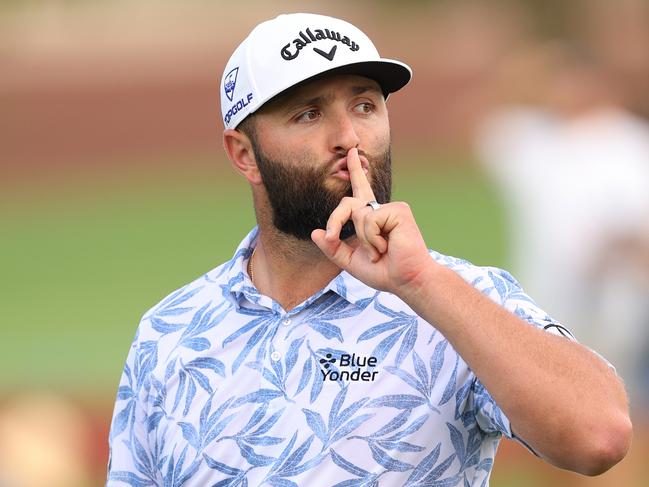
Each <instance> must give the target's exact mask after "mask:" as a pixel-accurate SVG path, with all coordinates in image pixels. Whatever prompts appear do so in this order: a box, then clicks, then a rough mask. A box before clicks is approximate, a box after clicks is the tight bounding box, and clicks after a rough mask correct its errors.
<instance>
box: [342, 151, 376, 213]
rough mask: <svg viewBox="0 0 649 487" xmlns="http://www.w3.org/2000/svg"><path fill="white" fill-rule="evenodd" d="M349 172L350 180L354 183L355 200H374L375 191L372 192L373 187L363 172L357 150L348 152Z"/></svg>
mask: <svg viewBox="0 0 649 487" xmlns="http://www.w3.org/2000/svg"><path fill="white" fill-rule="evenodd" d="M347 170H348V171H349V178H350V180H351V183H352V194H353V196H354V198H360V199H364V200H367V201H371V200H373V199H374V191H372V186H371V185H370V182H369V180H368V179H367V176H366V175H365V172H364V171H363V166H362V164H361V159H360V157H358V149H356V148H353V149H350V150H349V152H347Z"/></svg>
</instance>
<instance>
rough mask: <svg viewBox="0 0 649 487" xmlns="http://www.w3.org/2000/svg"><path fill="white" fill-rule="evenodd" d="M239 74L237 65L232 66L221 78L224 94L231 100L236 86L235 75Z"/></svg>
mask: <svg viewBox="0 0 649 487" xmlns="http://www.w3.org/2000/svg"><path fill="white" fill-rule="evenodd" d="M238 74H239V67H236V68H234V69H233V70H232V71H230V72H229V73H228V74H227V75H226V76H225V79H224V80H223V89H224V90H225V96H227V97H228V100H230V101H232V99H233V98H234V88H235V87H236V86H237V75H238Z"/></svg>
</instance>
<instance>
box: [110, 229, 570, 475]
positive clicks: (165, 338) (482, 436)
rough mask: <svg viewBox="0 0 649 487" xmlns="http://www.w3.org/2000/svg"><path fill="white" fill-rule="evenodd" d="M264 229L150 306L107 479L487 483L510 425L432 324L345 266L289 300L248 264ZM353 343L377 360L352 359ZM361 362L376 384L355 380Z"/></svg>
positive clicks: (481, 271) (526, 314)
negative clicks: (262, 288) (254, 276)
mask: <svg viewBox="0 0 649 487" xmlns="http://www.w3.org/2000/svg"><path fill="white" fill-rule="evenodd" d="M256 235H257V231H256V229H255V230H253V232H251V234H250V235H249V236H248V238H247V240H246V241H244V242H243V243H242V244H241V246H240V247H239V248H238V249H237V251H236V253H235V255H234V256H233V258H232V259H231V260H230V261H229V262H227V263H226V264H224V265H223V266H221V267H219V268H217V269H215V270H214V271H211V272H209V273H207V274H205V275H203V276H201V277H200V278H199V279H197V280H196V281H194V282H193V283H191V284H189V285H187V286H184V287H183V288H181V289H179V290H178V291H175V292H174V293H172V294H170V295H169V296H168V297H166V298H165V299H163V300H162V301H161V302H160V303H159V304H157V305H156V306H155V307H153V308H152V309H151V310H150V311H148V312H147V313H146V314H145V315H144V317H143V318H142V321H141V323H140V327H139V328H138V331H137V332H136V335H135V339H134V341H133V344H132V346H131V349H130V351H129V355H128V358H127V361H126V364H125V366H124V369H123V374H122V380H121V382H120V384H119V388H118V391H117V400H116V404H115V411H114V415H113V420H112V424H111V431H110V438H109V441H110V448H111V460H110V462H109V473H108V482H107V485H109V486H113V485H116V486H119V485H130V486H132V487H146V486H165V487H175V486H178V487H180V486H182V485H195V483H196V480H195V479H198V478H200V479H201V480H200V481H199V482H200V484H201V485H212V486H234V487H236V486H240V487H244V486H245V487H247V486H248V485H264V486H281V487H288V486H291V487H295V486H300V485H306V484H307V483H308V484H312V483H313V479H318V480H316V482H317V481H322V482H325V483H326V484H327V485H332V484H335V486H336V487H349V486H379V484H381V485H406V486H410V487H424V486H437V487H440V486H448V487H455V486H460V485H464V486H465V487H466V486H468V485H481V486H486V485H488V479H489V473H490V471H491V468H492V466H493V456H494V454H495V447H496V445H497V442H498V439H499V438H500V436H502V435H507V436H509V437H511V436H512V433H511V430H510V425H509V421H508V419H507V418H506V416H505V415H504V414H503V412H502V411H501V409H500V408H499V407H498V405H497V404H496V403H495V401H494V400H493V398H492V397H491V395H490V394H489V393H488V391H487V390H486V389H485V388H484V386H483V385H482V383H481V382H480V381H479V380H478V379H477V378H476V377H475V375H474V374H473V372H472V371H471V370H470V369H469V368H468V366H467V364H466V363H465V362H464V361H463V360H462V358H461V357H460V356H459V355H458V354H457V352H456V351H455V350H454V349H453V347H452V345H451V344H450V343H449V342H448V341H447V340H445V338H444V337H443V336H442V335H441V334H440V333H439V332H438V331H437V330H436V329H435V327H434V324H429V323H425V322H423V321H422V320H421V319H420V318H418V317H417V316H416V315H415V314H414V313H413V312H412V310H411V309H410V308H409V307H408V306H407V305H405V303H403V302H402V301H400V300H399V299H398V298H397V297H396V296H394V295H390V294H387V293H382V292H379V291H376V290H374V289H371V288H368V287H367V286H365V285H364V284H363V283H361V282H360V281H358V280H356V279H354V278H353V277H351V276H349V275H348V274H346V273H344V272H343V273H341V274H339V275H338V276H337V277H336V278H334V279H333V280H332V281H331V282H330V283H329V285H328V286H326V287H325V288H323V289H322V290H321V291H319V292H317V293H316V294H314V295H313V296H311V297H309V298H307V299H306V300H305V301H304V302H303V303H301V304H300V305H298V306H297V307H296V308H294V309H292V310H290V311H289V312H286V311H285V310H283V309H282V307H281V306H280V305H279V304H278V303H277V302H275V301H273V300H272V299H270V298H269V297H267V296H263V295H261V294H260V293H259V291H258V290H257V289H256V288H255V287H254V286H253V285H252V282H251V281H250V279H249V277H248V276H247V274H246V272H245V268H246V264H247V260H248V259H249V258H250V256H251V254H252V249H253V247H254V239H256ZM431 257H432V258H434V259H435V260H436V261H437V262H438V263H440V264H442V265H445V266H447V267H449V268H451V269H453V270H455V271H456V272H457V273H458V274H459V275H460V276H461V277H463V278H464V279H465V280H466V281H467V282H469V283H471V284H472V285H473V286H474V287H475V288H476V289H478V290H479V291H480V292H482V293H484V294H485V295H486V296H488V297H489V298H490V299H493V300H494V301H496V302H498V303H500V304H501V305H503V306H504V307H506V308H507V309H508V310H509V311H511V312H512V313H515V314H516V315H517V316H520V317H521V318H522V319H523V320H524V321H525V322H527V323H529V324H530V325H532V326H536V327H539V328H544V327H546V326H548V325H549V326H550V327H553V326H560V325H558V324H557V323H556V322H555V321H554V320H552V318H551V317H549V316H548V315H547V314H546V313H544V312H543V311H542V310H540V309H539V308H538V307H536V305H535V304H534V303H533V301H532V300H531V299H529V297H528V296H526V295H525V294H524V292H523V291H522V289H521V288H520V286H519V285H518V283H517V282H516V281H515V280H514V279H513V278H512V277H511V276H510V275H509V274H507V273H506V272H504V271H501V270H499V269H495V268H478V267H475V266H472V265H471V264H470V263H468V262H466V261H464V260H461V259H456V258H453V257H449V256H444V255H442V254H439V253H437V252H431ZM277 354H279V355H277ZM350 354H355V356H356V357H357V358H361V359H363V360H366V359H367V357H375V359H376V365H373V366H363V365H359V364H358V363H357V364H356V365H351V364H349V365H345V366H343V365H341V361H342V356H343V355H350ZM278 356H279V357H281V359H278V358H277V357H278ZM321 360H322V362H321ZM361 369H363V370H366V371H370V373H371V374H378V375H376V380H374V378H373V377H374V375H371V377H372V379H371V380H369V381H367V382H364V380H365V379H363V380H360V381H355V380H352V379H351V378H349V377H350V374H351V373H352V372H354V373H357V374H358V373H359V372H361ZM327 373H328V374H330V376H332V377H333V376H335V377H337V378H331V379H325V375H326V374H327ZM343 373H345V374H347V375H346V376H343ZM206 479H209V480H206ZM304 479H309V480H308V482H307V483H305V480H304ZM323 479H324V480H323Z"/></svg>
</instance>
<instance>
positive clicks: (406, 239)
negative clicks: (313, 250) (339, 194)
mask: <svg viewBox="0 0 649 487" xmlns="http://www.w3.org/2000/svg"><path fill="white" fill-rule="evenodd" d="M347 168H348V170H349V174H350V178H351V184H352V194H353V196H352V197H345V198H343V199H342V200H341V202H340V204H339V205H338V207H337V208H336V209H335V210H334V211H333V213H332V214H331V216H330V217H329V220H328V222H327V231H326V232H325V231H324V230H321V229H318V230H314V231H313V233H311V239H312V240H313V241H314V242H315V244H316V245H317V246H318V247H319V248H320V250H321V251H322V252H323V253H324V254H325V255H326V256H327V257H328V258H329V259H330V260H331V261H332V262H334V263H335V264H336V265H337V266H338V267H340V268H341V269H344V270H345V271H347V272H349V273H350V274H351V275H353V276H354V277H356V278H357V279H359V280H361V281H363V282H364V283H365V284H367V285H368V286H371V287H373V288H375V289H380V290H383V291H389V292H392V293H394V294H399V295H400V294H402V293H403V292H405V291H406V290H407V288H408V287H410V286H415V287H416V286H418V285H419V284H420V282H419V281H420V280H421V279H420V278H421V276H422V275H423V271H425V270H426V269H430V267H431V266H433V265H434V261H433V260H432V259H431V258H430V256H429V255H428V250H427V248H426V244H425V243H424V239H423V238H422V236H421V232H420V231H419V228H418V227H417V223H416V222H415V219H414V217H413V215H412V212H411V211H410V207H409V206H408V205H407V204H406V203H401V202H395V203H387V204H385V205H382V206H381V207H380V208H379V209H377V210H374V209H372V208H371V207H370V206H367V203H368V202H369V201H372V200H374V192H373V191H372V187H371V185H370V183H369V181H368V180H367V177H366V176H365V173H364V172H363V169H362V166H361V161H360V159H359V157H358V150H357V149H355V148H354V149H350V150H349V152H348V153H347ZM350 218H351V219H352V221H353V222H354V227H355V228H356V239H351V240H352V241H351V242H349V243H347V242H343V241H341V240H340V230H341V228H342V226H343V225H344V224H345V222H347V220H349V219H350ZM404 286H405V288H404Z"/></svg>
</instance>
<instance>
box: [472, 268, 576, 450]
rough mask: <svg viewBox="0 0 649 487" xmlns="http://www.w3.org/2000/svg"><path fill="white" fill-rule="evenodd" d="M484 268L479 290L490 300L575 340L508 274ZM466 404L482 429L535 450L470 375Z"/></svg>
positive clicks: (557, 333)
mask: <svg viewBox="0 0 649 487" xmlns="http://www.w3.org/2000/svg"><path fill="white" fill-rule="evenodd" d="M485 272H486V274H487V276H488V279H485V280H484V281H483V288H482V289H480V290H481V291H482V292H483V293H485V294H486V295H488V296H489V297H490V298H491V299H492V300H494V301H496V302H498V303H499V304H500V305H502V306H503V307H504V308H505V309H507V310H508V311H510V312H511V313H513V314H515V315H516V316H518V317H519V318H521V319H522V320H523V321H525V322H527V323H529V324H530V325H532V326H534V327H536V328H539V329H542V330H544V331H546V332H547V333H551V334H553V335H558V336H562V337H564V338H566V339H568V340H571V341H576V340H575V338H574V336H573V335H572V333H571V332H570V330H569V329H568V328H566V327H565V326H563V325H562V324H561V323H559V322H558V321H556V320H554V319H553V318H551V317H550V316H549V315H548V314H547V313H546V312H545V311H543V310H542V309H541V308H539V307H538V306H537V305H536V303H534V301H533V300H532V299H531V298H530V297H529V296H527V294H525V292H524V291H523V290H522V288H521V286H520V285H519V284H518V282H517V281H516V280H515V279H514V278H513V277H512V276H511V274H509V273H508V272H506V271H503V270H502V269H497V268H485ZM468 404H469V406H470V407H472V408H473V413H474V415H475V418H476V422H477V424H478V426H479V428H480V429H481V430H482V431H483V432H484V433H486V434H502V435H504V436H505V437H507V438H510V439H516V440H518V441H519V442H520V443H522V444H523V445H524V446H525V447H527V448H528V449H530V450H531V451H532V453H535V452H534V450H532V449H531V448H530V446H529V445H527V444H526V443H525V442H524V441H523V440H522V439H520V438H518V437H516V435H515V434H514V432H513V431H512V429H511V424H510V422H509V419H508V418H507V416H506V415H505V413H504V412H503V411H502V410H501V409H500V407H499V406H498V404H497V403H496V401H495V400H494V399H493V397H491V394H490V393H489V391H487V389H486V388H485V387H484V385H483V384H482V383H481V382H480V380H479V379H478V378H477V377H474V379H473V382H472V384H471V390H470V394H469V403H468Z"/></svg>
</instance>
